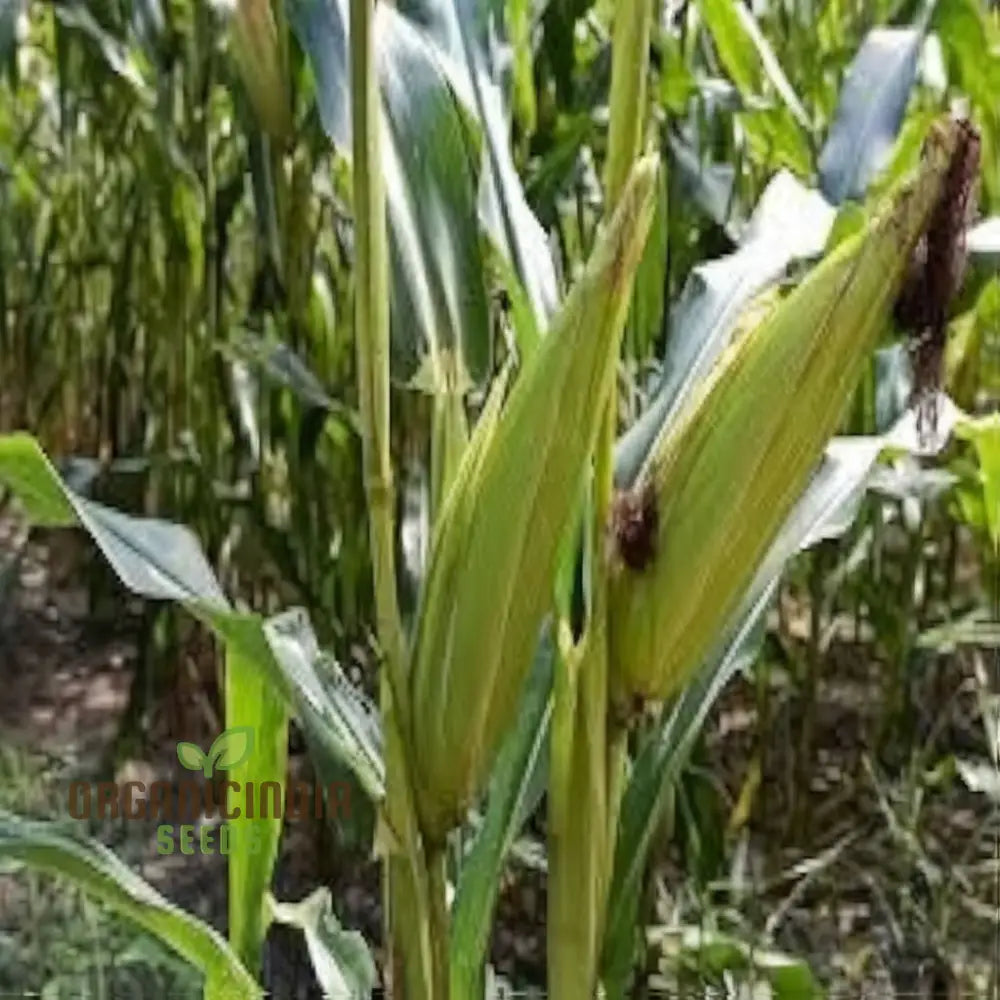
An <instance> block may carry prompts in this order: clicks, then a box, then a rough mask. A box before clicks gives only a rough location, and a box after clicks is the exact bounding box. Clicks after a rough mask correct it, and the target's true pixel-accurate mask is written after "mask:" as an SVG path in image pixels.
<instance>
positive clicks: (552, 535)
mask: <svg viewBox="0 0 1000 1000" xmlns="http://www.w3.org/2000/svg"><path fill="white" fill-rule="evenodd" d="M656 170H657V165H656V162H655V159H653V158H649V159H646V160H643V161H641V162H640V163H639V164H638V165H637V166H636V167H635V169H634V171H633V173H632V175H631V177H630V179H629V183H628V185H627V187H626V189H625V192H624V194H623V196H622V198H621V200H620V202H619V207H618V210H617V211H616V212H615V213H614V215H613V216H612V218H611V220H610V222H609V223H608V224H607V226H606V227H605V229H604V230H603V231H602V233H601V234H600V236H599V237H598V240H597V244H596V246H595V248H594V252H593V255H592V256H591V259H590V261H589V262H588V264H587V267H586V268H585V270H584V273H583V275H582V277H581V278H580V280H579V281H578V283H577V284H576V286H575V287H574V289H573V290H572V292H571V293H570V295H569V297H568V298H567V300H566V302H565V304H564V306H563V308H562V309H561V311H560V313H559V314H558V316H557V318H556V319H555V320H554V322H553V326H552V328H551V329H550V331H549V333H548V335H547V336H546V338H545V339H544V341H543V342H542V343H541V344H540V345H539V347H538V348H537V350H536V351H535V352H534V353H533V354H532V355H531V357H530V358H529V359H528V361H527V363H526V365H525V369H524V371H523V372H522V373H521V375H520V377H519V379H518V381H517V383H516V384H515V386H514V388H513V390H512V391H511V394H510V398H509V399H508V401H507V405H506V407H505V409H504V412H503V413H502V414H501V416H500V418H499V420H498V421H497V422H496V425H495V427H492V428H491V429H489V430H488V431H487V432H485V433H484V434H480V432H479V428H477V432H476V434H474V435H473V439H472V441H471V442H470V445H469V449H468V451H467V453H466V455H465V456H464V458H463V461H462V464H461V466H460V468H459V470H458V472H457V473H456V477H455V481H454V483H453V485H452V487H451V489H450V490H449V493H448V496H447V498H446V500H445V504H444V507H443V509H442V512H441V517H440V519H439V522H438V526H437V530H436V535H435V539H434V542H433V547H432V552H431V561H430V568H429V571H428V576H427V582H426V585H425V589H424V594H423V598H422V606H421V611H420V620H419V624H418V629H417V635H416V640H415V645H414V651H413V662H412V669H411V675H410V683H411V701H410V706H411V731H412V737H413V738H412V745H413V748H414V754H415V762H416V776H417V779H416V780H417V784H418V789H417V792H418V794H417V802H418V808H419V809H420V813H421V824H422V827H423V829H424V833H425V835H426V836H428V837H429V838H430V839H431V840H437V839H440V838H442V837H443V835H444V834H445V833H446V832H447V830H448V829H450V828H451V827H452V826H453V825H455V824H456V823H457V822H459V821H460V820H461V819H462V818H463V816H464V812H465V810H466V808H467V807H468V805H469V803H470V802H471V800H472V798H473V796H474V795H475V793H476V791H477V790H478V788H479V786H480V783H481V781H482V779H483V778H484V772H485V771H486V769H487V768H488V766H489V764H490V761H491V760H492V758H493V755H494V752H495V750H496V747H497V744H498V742H499V739H500V737H501V736H502V734H503V733H504V731H505V730H506V729H507V727H508V726H509V724H510V722H511V719H512V717H513V714H514V712H515V711H516V708H517V704H518V700H519V697H520V693H521V688H522V687H523V683H524V680H525V675H526V673H527V671H528V668H529V667H530V665H531V661H532V656H533V653H534V650H535V645H536V643H537V641H538V634H539V629H540V626H541V623H542V619H543V617H544V615H545V613H546V611H547V610H548V608H549V607H550V604H551V599H552V584H553V576H554V572H555V567H556V561H557V555H558V548H559V545H560V542H561V540H562V538H563V535H564V532H565V531H566V527H567V523H568V521H569V518H570V514H571V511H572V509H573V505H574V503H575V501H576V497H577V495H578V492H579V490H578V487H579V484H580V482H581V476H582V475H583V473H584V470H585V467H586V463H587V461H588V457H589V455H590V453H591V451H592V449H593V445H594V439H595V436H596V433H597V427H598V420H599V417H600V413H601V406H600V404H601V401H602V400H604V399H606V398H607V395H608V392H609V391H610V389H611V388H612V386H613V382H614V374H615V367H616V363H617V357H618V348H619V345H620V341H621V335H622V330H623V328H624V325H625V319H626V315H627V313H628V307H629V301H630V294H631V288H632V279H633V275H634V273H635V269H636V267H637V266H638V262H639V258H640V256H641V254H642V249H643V246H644V243H645V239H646V234H647V232H648V229H649V223H650V220H651V217H652V211H653V202H654V197H653V196H654V191H655V183H656V181H655V177H656ZM487 437H488V439H486V440H484V438H487Z"/></svg>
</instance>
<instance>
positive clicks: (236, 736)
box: [208, 726, 253, 771]
mask: <svg viewBox="0 0 1000 1000" xmlns="http://www.w3.org/2000/svg"><path fill="white" fill-rule="evenodd" d="M252 753H253V728H252V727H251V726H236V727H235V728H234V729H224V730H223V731H222V732H221V733H220V734H219V736H218V737H217V738H216V740H215V742H214V743H213V744H212V748H211V749H210V750H209V751H208V759H209V760H210V761H211V762H212V764H214V766H215V769H216V770H218V771H230V770H232V769H233V768H234V767H236V766H237V765H239V764H242V763H243V761H245V760H246V759H247V758H248V757H249V756H250V754H252ZM210 766H211V765H210Z"/></svg>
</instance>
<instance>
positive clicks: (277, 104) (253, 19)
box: [231, 0, 292, 139]
mask: <svg viewBox="0 0 1000 1000" xmlns="http://www.w3.org/2000/svg"><path fill="white" fill-rule="evenodd" d="M231 28H232V33H233V36H232V45H233V56H234V58H235V59H236V64H237V66H238V67H239V71H240V77H241V78H242V80H243V85H244V87H246V90H247V94H248V95H249V97H250V103H251V105H252V106H253V110H254V113H255V114H256V115H257V118H258V119H259V120H260V124H261V126H262V127H263V129H264V131H265V132H267V133H268V134H269V135H270V136H272V137H273V138H275V139H284V138H286V137H287V136H289V135H290V134H291V131H292V110H291V108H292V106H291V96H290V92H289V88H288V81H287V80H286V78H285V72H284V66H283V59H282V52H281V45H280V41H279V38H278V25H277V22H276V21H275V18H274V11H273V10H272V9H271V0H236V4H235V7H234V9H233V13H232V23H231Z"/></svg>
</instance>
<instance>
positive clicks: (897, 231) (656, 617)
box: [609, 121, 961, 708]
mask: <svg viewBox="0 0 1000 1000" xmlns="http://www.w3.org/2000/svg"><path fill="white" fill-rule="evenodd" d="M959 139H960V135H959V128H958V126H957V124H956V123H954V122H950V121H948V122H942V123H940V124H939V125H938V127H936V128H935V129H934V130H933V131H932V133H931V135H930V137H929V140H928V143H927V146H926V147H925V154H924V159H923V161H922V163H921V166H920V168H919V170H918V171H917V173H916V176H915V177H914V178H913V179H912V180H910V181H909V182H908V183H906V184H904V185H903V186H902V187H901V188H899V189H898V190H897V191H896V192H895V193H894V194H892V195H890V196H889V198H888V201H887V203H886V204H885V205H884V207H883V208H882V210H881V211H879V212H878V213H876V215H875V217H874V218H873V220H872V221H871V223H870V224H869V226H868V227H867V228H866V229H865V230H864V231H862V232H861V233H859V234H858V235H857V236H856V237H854V238H852V239H851V240H849V241H848V242H846V243H844V244H842V245H841V246H840V247H838V248H837V250H835V251H834V252H833V253H832V254H831V255H830V256H829V257H828V258H827V259H825V260H824V261H822V262H821V263H820V264H819V265H818V266H817V267H816V268H814V269H813V271H812V272H811V273H810V274H809V275H808V276H807V277H806V278H805V279H804V280H803V281H802V283H801V284H800V285H799V286H798V288H797V289H796V290H795V291H794V292H793V293H792V294H790V295H789V296H788V297H787V298H786V299H785V300H784V301H783V302H782V303H781V304H780V305H779V306H778V307H777V308H776V309H775V310H774V311H773V313H771V314H770V316H769V317H768V318H767V319H765V320H764V321H763V322H762V323H761V325H760V326H759V327H757V328H756V329H755V330H754V331H753V332H751V333H749V334H747V335H746V336H744V337H743V338H742V339H741V340H739V341H737V342H736V343H735V344H734V345H732V347H731V348H730V350H729V351H728V352H727V353H725V354H724V355H723V357H722V358H720V360H719V363H718V364H717V366H716V368H715V369H714V370H713V372H712V373H711V374H710V376H709V377H708V379H707V380H706V382H705V384H704V385H703V386H702V388H701V390H700V392H699V393H698V394H697V395H696V396H695V398H693V399H692V401H691V402H690V403H689V404H688V406H687V408H686V410H685V412H683V413H682V414H681V416H680V418H679V419H678V421H677V422H676V423H675V424H674V425H672V426H671V427H669V428H667V429H666V430H665V431H664V433H663V434H661V437H660V438H659V440H658V441H657V442H656V443H655V444H654V446H653V448H652V450H651V452H650V455H649V456H648V458H647V459H646V463H645V465H644V467H643V469H642V470H641V472H640V474H639V477H638V479H637V482H636V485H635V487H633V490H632V491H630V492H629V493H626V494H623V495H620V496H619V497H618V498H617V500H616V506H615V516H614V518H613V524H612V533H613V536H616V537H617V544H616V545H614V546H613V553H612V555H611V559H612V566H611V570H610V573H611V581H610V592H611V596H610V619H609V629H610V647H611V662H610V670H611V678H612V681H611V683H612V689H613V696H614V697H615V699H616V700H617V701H618V702H619V704H620V705H621V706H622V708H627V706H628V704H629V703H630V702H631V701H633V700H634V699H637V698H639V699H654V700H658V699H663V698H666V697H668V696H669V695H670V694H672V693H673V692H674V691H675V690H676V689H677V688H678V687H679V686H680V685H681V684H683V683H684V682H685V681H686V680H687V678H688V677H689V676H690V674H691V672H692V671H693V670H694V669H695V668H696V667H697V666H698V665H699V664H700V662H701V661H702V659H703V658H704V656H705V655H707V653H708V651H709V649H710V648H711V646H712V643H713V641H714V640H715V639H716V637H717V634H718V631H719V629H720V628H722V626H723V625H724V623H725V622H726V621H727V620H728V619H729V617H730V616H731V614H732V613H733V612H734V610H735V608H736V605H737V603H738V601H739V599H740V597H741V596H742V594H743V592H744V590H745V589H746V587H747V586H748V585H749V583H750V580H751V579H752V577H753V575H754V573H755V571H756V569H757V566H758V564H759V562H760V560H761V558H762V557H763V555H764V553H765V552H766V550H767V548H768V546H769V545H770V543H771V541H772V540H773V538H774V536H775V534H776V533H777V531H778V529H779V528H780V526H781V524H782V522H783V520H784V519H785V517H786V515H787V514H788V512H789V510H790V509H791V507H792V505H793V504H794V502H795V500H796V499H797V498H798V497H799V495H800V494H801V492H802V490H803V489H804V487H805V485H806V483H807V481H808V479H809V477H810V475H811V473H812V472H813V471H814V469H815V466H816V463H817V462H818V461H819V459H820V456H821V455H822V451H823V448H824V447H825V445H826V443H827V441H828V439H829V438H830V436H831V435H832V434H833V433H834V432H835V430H836V428H837V426H838V423H839V421H840V419H841V417H842V415H843V412H844V409H845V405H846V403H847V401H848V399H849V398H850V396H851V394H852V392H853V391H854V389H855V387H856V386H857V384H858V381H859V379H860V377H861V374H862V372H863V369H864V365H865V363H866V359H867V358H868V356H869V352H870V351H871V350H872V348H873V347H874V346H875V343H876V341H877V339H878V337H879V334H880V333H881V332H883V331H884V329H885V328H886V322H887V320H888V317H889V316H890V313H891V310H892V308H893V304H894V301H895V299H896V296H897V295H898V293H899V289H900V286H901V284H902V281H903V278H904V275H905V273H906V270H907V267H908V264H909V261H910V259H911V256H912V254H913V251H914V248H915V247H916V245H917V243H918V241H919V240H920V238H921V236H922V234H923V233H924V232H925V230H926V229H927V226H928V223H929V220H930V219H931V217H932V214H933V213H934V211H935V207H936V206H937V205H938V203H939V200H940V199H941V197H942V188H943V185H944V180H945V177H946V174H947V172H948V170H949V164H950V163H951V161H952V158H953V156H955V155H960V154H961V151H960V150H959V151H958V152H957V153H956V147H957V145H958V144H959Z"/></svg>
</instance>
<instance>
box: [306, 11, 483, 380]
mask: <svg viewBox="0 0 1000 1000" xmlns="http://www.w3.org/2000/svg"><path fill="white" fill-rule="evenodd" d="M287 7H288V12H289V20H290V23H291V25H292V27H293V29H294V31H295V33H296V35H297V37H298V39H299V41H300V43H301V44H302V47H303V49H304V50H305V52H306V55H307V56H308V58H309V61H310V64H311V66H312V69H313V74H314V76H315V79H316V84H317V100H318V104H319V110H320V117H321V120H322V122H323V126H324V129H325V130H326V133H327V135H328V137H329V138H330V139H331V141H332V142H333V143H334V144H335V145H336V146H337V149H338V151H339V152H340V153H341V154H342V155H344V156H349V155H350V151H351V117H350V106H349V103H348V95H349V88H348V87H347V85H346V81H347V46H348V42H349V37H348V35H349V33H348V18H347V10H346V4H345V3H344V2H343V0H288V2H287ZM374 30H375V33H376V52H377V53H378V56H379V58H378V77H379V86H380V89H381V93H382V107H383V112H384V115H383V121H384V129H383V135H382V156H383V169H384V171H385V190H386V218H387V224H388V231H389V253H390V261H391V267H390V279H391V283H392V290H391V297H392V316H391V322H392V362H393V371H394V374H395V376H396V377H397V378H399V379H401V380H404V381H413V382H414V384H415V385H416V386H418V387H419V388H423V389H426V390H428V391H431V392H442V393H455V392H464V391H465V390H466V389H467V388H468V387H469V385H470V384H471V383H474V382H475V383H478V382H481V381H482V380H483V379H484V378H485V376H486V374H487V372H488V371H489V370H490V366H491V338H490V336H489V334H490V329H491V324H490V321H489V306H488V301H487V295H486V286H485V284H484V281H483V274H484V270H485V269H484V266H483V257H482V245H481V240H480V231H479V217H478V197H479V196H478V191H479V170H480V164H481V159H482V150H481V137H480V130H479V128H478V125H477V123H476V120H475V118H474V113H473V112H471V111H470V109H469V107H468V105H467V103H466V102H463V101H461V100H460V99H459V96H458V94H457V93H456V90H455V86H454V81H453V76H454V73H453V71H452V70H451V69H449V66H448V65H447V59H446V56H445V54H444V53H443V52H441V51H440V49H439V48H438V47H437V46H435V45H434V44H433V42H432V40H431V39H430V38H429V37H428V36H427V34H426V33H425V32H423V31H421V30H420V29H419V28H418V27H417V26H416V25H415V24H414V23H413V22H412V21H411V20H410V19H408V18H407V17H405V16H404V15H403V14H401V13H400V12H399V11H398V10H396V9H395V8H394V7H391V6H390V5H387V4H380V5H378V8H377V11H376V18H375V26H374Z"/></svg>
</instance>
